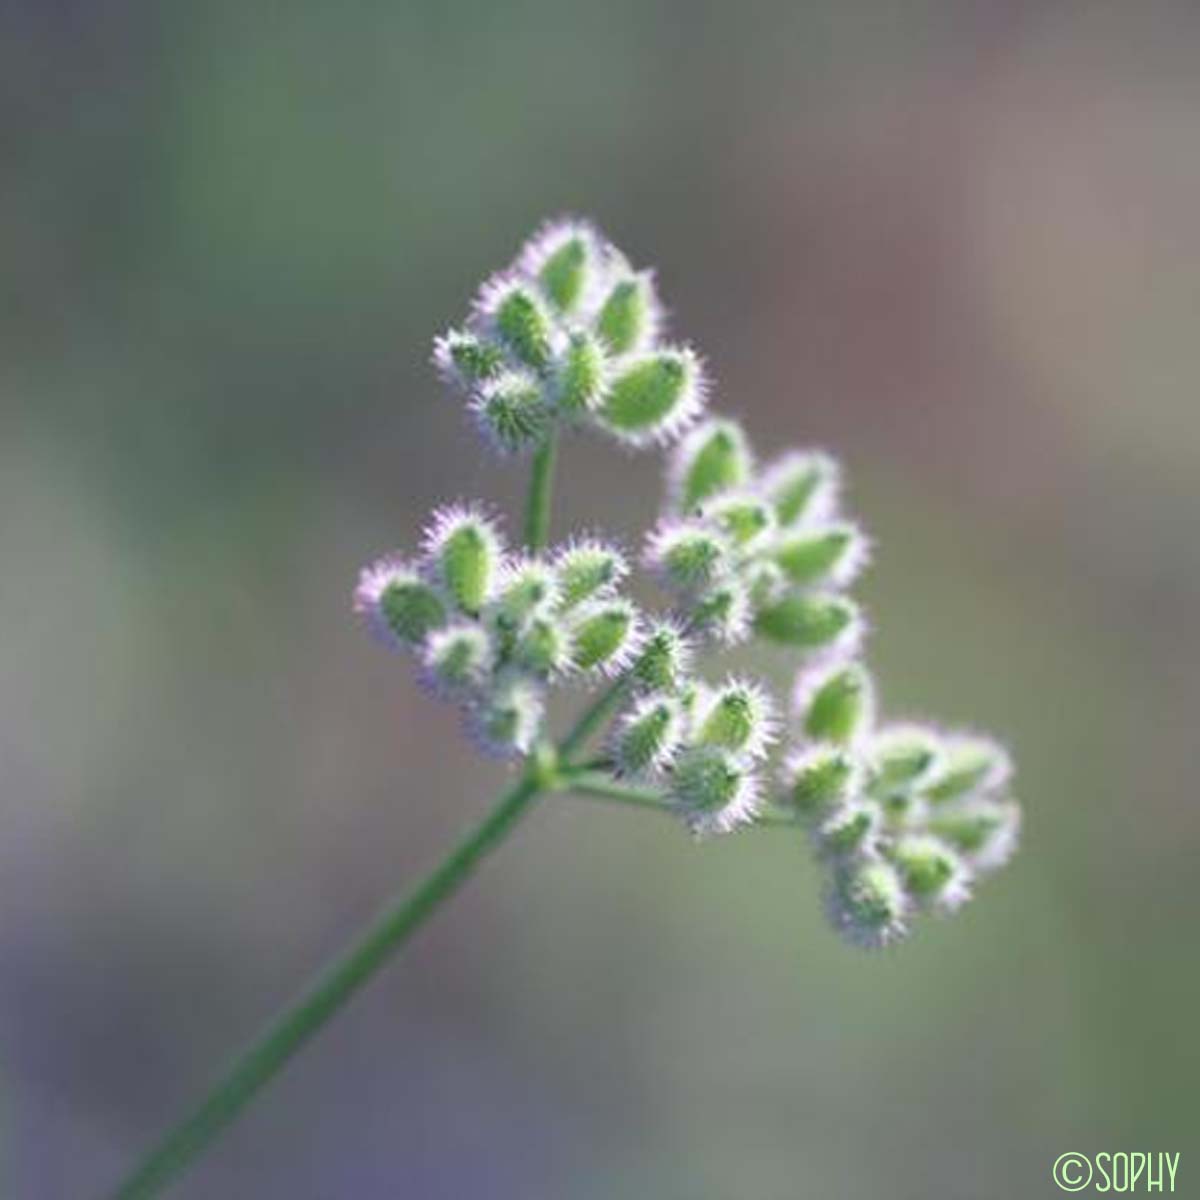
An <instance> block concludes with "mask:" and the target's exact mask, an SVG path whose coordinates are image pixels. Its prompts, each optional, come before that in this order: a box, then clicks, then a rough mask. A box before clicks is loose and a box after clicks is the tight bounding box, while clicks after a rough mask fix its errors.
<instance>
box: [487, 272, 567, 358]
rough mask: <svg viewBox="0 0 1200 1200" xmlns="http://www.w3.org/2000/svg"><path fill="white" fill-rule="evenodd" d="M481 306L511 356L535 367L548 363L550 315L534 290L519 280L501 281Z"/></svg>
mask: <svg viewBox="0 0 1200 1200" xmlns="http://www.w3.org/2000/svg"><path fill="white" fill-rule="evenodd" d="M484 306H485V307H486V308H487V309H489V310H490V312H491V320H492V324H493V328H494V329H495V331H496V334H497V336H498V337H499V338H500V340H501V341H502V342H503V343H504V344H505V345H506V346H507V347H508V349H509V351H510V352H511V353H512V355H513V357H514V358H516V359H517V360H518V361H519V362H521V363H523V364H524V365H525V366H527V367H531V368H532V369H533V370H535V371H543V370H545V369H546V367H547V366H549V364H550V353H551V351H550V335H551V324H550V317H549V316H548V314H547V313H546V310H545V308H544V307H543V306H542V302H541V301H540V300H539V299H538V297H537V296H536V295H535V294H534V292H533V291H532V290H531V289H530V288H528V287H526V286H524V285H523V284H520V283H507V284H505V283H501V284H499V285H498V286H497V288H496V291H495V293H494V294H493V295H490V296H488V297H486V298H485V300H484Z"/></svg>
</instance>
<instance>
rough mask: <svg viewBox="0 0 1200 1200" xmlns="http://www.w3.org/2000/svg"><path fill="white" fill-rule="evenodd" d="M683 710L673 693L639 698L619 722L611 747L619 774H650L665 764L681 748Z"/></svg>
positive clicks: (666, 764) (665, 765) (664, 766)
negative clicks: (671, 694)
mask: <svg viewBox="0 0 1200 1200" xmlns="http://www.w3.org/2000/svg"><path fill="white" fill-rule="evenodd" d="M682 734H683V710H682V708H681V707H680V704H679V701H678V700H677V699H675V698H674V697H672V696H667V695H663V694H662V693H654V694H651V695H647V696H643V697H641V698H640V699H638V700H637V701H636V702H635V704H634V706H633V708H632V709H630V711H629V712H627V713H626V714H625V715H624V716H623V717H621V719H620V721H619V722H618V723H617V726H616V729H615V731H614V733H613V736H612V739H611V743H610V750H611V754H612V760H613V764H614V766H615V768H616V772H617V774H618V775H629V776H641V775H651V774H655V773H657V772H659V771H662V770H663V769H664V768H666V767H667V766H668V765H669V764H670V762H671V759H672V757H673V756H674V754H675V751H676V750H677V749H678V748H679V742H680V738H681V736H682Z"/></svg>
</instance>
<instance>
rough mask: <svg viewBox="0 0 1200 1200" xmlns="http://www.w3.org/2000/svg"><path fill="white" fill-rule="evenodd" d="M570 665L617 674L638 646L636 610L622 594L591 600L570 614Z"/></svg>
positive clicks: (628, 661) (577, 668) (627, 662)
mask: <svg viewBox="0 0 1200 1200" xmlns="http://www.w3.org/2000/svg"><path fill="white" fill-rule="evenodd" d="M570 636H571V665H572V666H573V667H575V668H576V670H579V671H602V672H603V673H604V674H606V675H617V674H619V673H620V672H621V671H623V670H624V669H625V668H626V667H627V666H629V664H630V663H631V662H632V661H633V660H634V659H635V658H636V656H637V653H638V650H639V649H640V646H641V629H640V618H639V616H638V611H637V609H636V608H635V607H634V605H633V604H632V603H631V602H630V601H628V600H626V599H625V598H624V597H623V596H614V597H612V598H611V599H607V600H595V601H592V602H591V603H589V604H587V605H586V606H584V607H583V608H581V609H580V610H579V611H578V612H576V613H572V614H571V628H570Z"/></svg>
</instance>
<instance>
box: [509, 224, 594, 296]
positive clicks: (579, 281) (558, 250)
mask: <svg viewBox="0 0 1200 1200" xmlns="http://www.w3.org/2000/svg"><path fill="white" fill-rule="evenodd" d="M597 254H598V249H597V239H596V234H595V231H594V230H593V229H591V227H590V226H587V225H584V224H581V223H578V222H573V221H565V222H557V223H554V224H551V225H548V226H547V227H546V228H544V229H543V230H542V231H541V233H539V234H538V235H537V236H536V237H534V238H533V239H532V241H530V243H529V245H528V246H527V247H526V248H525V252H524V254H523V255H522V259H521V262H522V266H523V267H524V269H525V270H526V271H527V272H528V273H529V274H530V275H533V276H535V277H536V279H537V281H538V283H539V284H540V285H541V288H542V291H543V292H545V294H546V295H547V296H548V297H549V299H550V303H551V304H553V305H554V307H555V308H556V309H557V310H558V311H559V312H561V313H570V312H574V311H575V309H577V308H578V307H579V305H580V302H581V301H582V300H583V298H584V296H585V295H586V294H587V292H588V290H589V288H590V286H591V282H592V280H593V279H594V277H595V274H596V270H597V266H598V264H597V261H596V259H597Z"/></svg>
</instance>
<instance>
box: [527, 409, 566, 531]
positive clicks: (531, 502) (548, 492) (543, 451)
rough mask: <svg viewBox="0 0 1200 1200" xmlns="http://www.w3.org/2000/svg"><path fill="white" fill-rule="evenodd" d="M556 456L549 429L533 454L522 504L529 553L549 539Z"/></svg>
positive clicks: (552, 431)
mask: <svg viewBox="0 0 1200 1200" xmlns="http://www.w3.org/2000/svg"><path fill="white" fill-rule="evenodd" d="M557 457H558V431H557V429H555V428H553V427H552V428H551V429H550V432H549V433H547V434H546V438H545V440H544V441H543V442H542V444H541V445H540V446H539V447H538V448H537V450H536V451H535V452H534V456H533V465H532V469H531V471H530V475H529V492H528V495H527V498H526V501H525V545H526V548H527V549H528V550H529V552H530V553H531V554H533V553H536V552H537V551H538V550H541V549H542V548H543V547H544V546H545V544H546V541H547V539H548V538H549V536H550V516H551V508H552V500H553V495H554V464H555V460H556V458H557Z"/></svg>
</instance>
